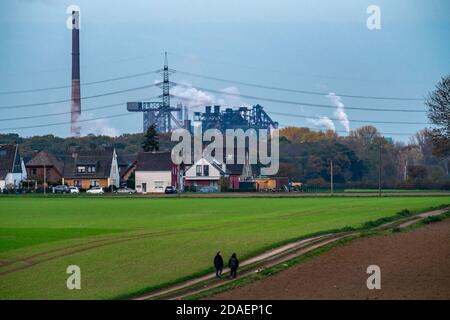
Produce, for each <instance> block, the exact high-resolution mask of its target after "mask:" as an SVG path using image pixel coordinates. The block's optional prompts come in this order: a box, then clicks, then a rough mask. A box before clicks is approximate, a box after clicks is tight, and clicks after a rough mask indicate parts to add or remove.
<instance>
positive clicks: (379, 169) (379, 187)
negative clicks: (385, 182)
mask: <svg viewBox="0 0 450 320" xmlns="http://www.w3.org/2000/svg"><path fill="white" fill-rule="evenodd" d="M378 158H379V159H378V167H379V168H378V196H379V197H381V141H380V145H379V147H378Z"/></svg>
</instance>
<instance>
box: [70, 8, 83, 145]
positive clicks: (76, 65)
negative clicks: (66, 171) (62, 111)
mask: <svg viewBox="0 0 450 320" xmlns="http://www.w3.org/2000/svg"><path fill="white" fill-rule="evenodd" d="M80 97H81V95H80V12H79V11H72V102H71V117H70V123H71V125H70V134H71V136H75V137H79V136H80V131H81V127H80V126H78V118H79V117H80V115H81V99H80Z"/></svg>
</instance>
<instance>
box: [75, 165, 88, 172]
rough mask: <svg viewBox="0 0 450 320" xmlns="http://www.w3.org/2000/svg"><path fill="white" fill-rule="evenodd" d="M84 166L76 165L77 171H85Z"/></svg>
mask: <svg viewBox="0 0 450 320" xmlns="http://www.w3.org/2000/svg"><path fill="white" fill-rule="evenodd" d="M85 172H86V167H85V166H77V173H85Z"/></svg>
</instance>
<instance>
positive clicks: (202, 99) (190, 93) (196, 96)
mask: <svg viewBox="0 0 450 320" xmlns="http://www.w3.org/2000/svg"><path fill="white" fill-rule="evenodd" d="M186 86H187V87H186ZM171 94H172V95H174V96H175V97H176V99H177V100H179V101H181V102H182V103H183V104H184V105H186V106H188V107H190V108H197V107H202V106H205V105H210V104H214V102H215V101H216V98H215V97H214V96H213V95H210V94H208V93H206V92H204V91H201V90H198V89H196V88H194V87H192V86H191V85H190V84H189V83H183V86H175V87H173V88H172V89H171Z"/></svg>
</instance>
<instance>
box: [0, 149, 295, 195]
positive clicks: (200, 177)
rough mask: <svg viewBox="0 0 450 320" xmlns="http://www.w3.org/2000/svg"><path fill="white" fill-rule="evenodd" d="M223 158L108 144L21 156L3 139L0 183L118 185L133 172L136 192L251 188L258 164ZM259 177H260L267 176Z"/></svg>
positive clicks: (0, 185) (85, 186) (4, 185)
mask: <svg viewBox="0 0 450 320" xmlns="http://www.w3.org/2000/svg"><path fill="white" fill-rule="evenodd" d="M224 162H225V161H222V162H220V161H217V160H215V159H213V160H208V159H206V158H202V159H200V160H198V161H197V162H196V163H194V164H193V165H184V164H181V165H175V164H173V162H172V159H171V153H170V152H168V151H165V152H139V153H137V154H118V153H117V152H116V150H115V149H114V148H112V147H102V148H95V149H80V148H71V149H70V150H68V151H67V152H66V154H65V156H64V159H62V160H58V159H57V158H56V157H55V156H53V155H52V154H50V153H48V152H45V151H40V152H36V153H35V154H34V155H33V156H32V157H30V158H25V159H24V158H22V157H21V156H20V153H19V147H18V145H3V146H0V189H4V188H18V187H19V186H22V187H23V186H26V187H34V188H36V187H37V186H38V185H42V184H43V183H44V181H45V182H46V183H47V184H48V185H56V184H65V185H70V186H76V187H79V188H83V189H89V188H91V187H102V188H107V187H110V186H114V187H116V188H118V187H120V186H123V185H125V184H127V181H128V180H129V179H130V177H131V176H132V175H133V173H134V181H135V185H134V187H135V189H136V191H137V192H139V193H160V192H164V190H165V188H166V187H167V186H174V187H175V188H176V189H178V190H193V191H194V190H195V191H207V192H211V191H220V190H221V189H222V190H223V189H227V190H238V189H242V188H252V186H253V188H254V186H255V179H254V178H255V177H256V176H257V173H258V172H257V171H258V168H256V167H255V166H250V165H244V164H240V165H239V164H233V165H226V164H225V163H224ZM261 179H262V180H261ZM261 179H260V182H261V181H262V182H264V181H265V180H264V178H261ZM285 180H286V181H285ZM285 180H284V179H281V180H280V179H275V180H274V181H275V184H274V185H273V187H279V186H281V185H282V184H287V179H285ZM262 182H261V183H262ZM264 183H266V182H264Z"/></svg>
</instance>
